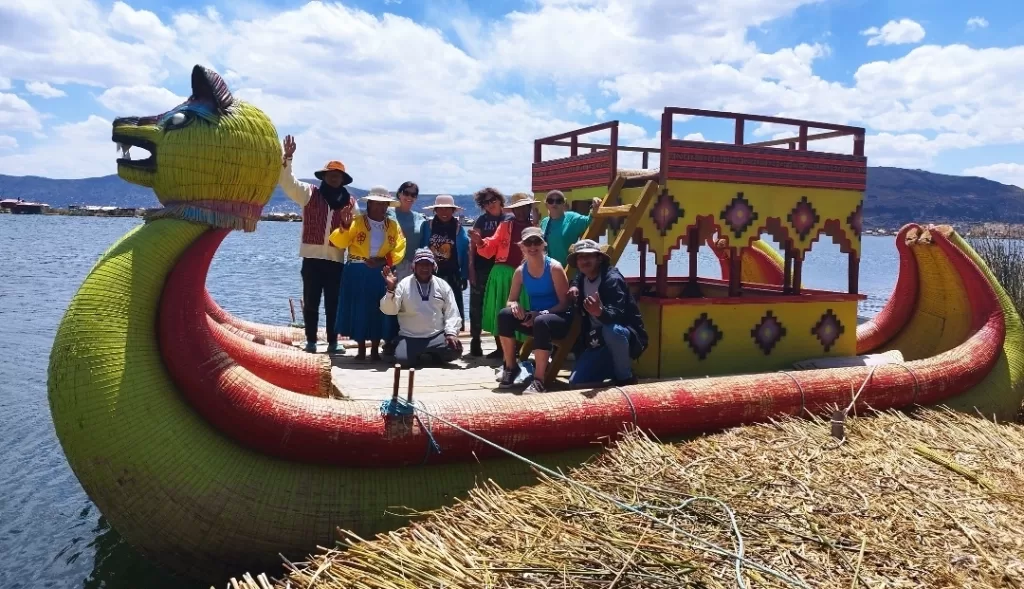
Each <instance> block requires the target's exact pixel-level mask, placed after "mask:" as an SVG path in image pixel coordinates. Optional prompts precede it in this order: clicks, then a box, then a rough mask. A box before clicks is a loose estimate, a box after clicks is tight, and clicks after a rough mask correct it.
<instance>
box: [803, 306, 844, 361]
mask: <svg viewBox="0 0 1024 589" xmlns="http://www.w3.org/2000/svg"><path fill="white" fill-rule="evenodd" d="M844 331H846V328H845V327H843V324H842V322H841V321H839V317H836V314H835V313H833V312H832V309H829V310H827V311H825V314H824V315H822V316H821V319H818V322H817V323H815V324H814V327H812V328H811V335H813V336H816V337H817V338H818V341H819V342H821V345H822V346H824V347H825V351H826V352H827V351H829V350H830V349H831V348H832V346H833V345H835V343H836V340H838V339H839V336H840V335H842V334H843V332H844Z"/></svg>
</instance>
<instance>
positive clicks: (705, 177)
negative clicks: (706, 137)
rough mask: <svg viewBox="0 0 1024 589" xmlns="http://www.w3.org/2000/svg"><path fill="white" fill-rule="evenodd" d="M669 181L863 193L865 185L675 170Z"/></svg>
mask: <svg viewBox="0 0 1024 589" xmlns="http://www.w3.org/2000/svg"><path fill="white" fill-rule="evenodd" d="M668 177H669V179H670V180H700V181H704V182H727V183H730V184H769V185H772V186H794V187H807V188H835V189H839V190H858V191H861V192H863V191H864V189H865V188H866V184H864V183H861V184H844V183H837V182H815V181H812V180H802V179H798V178H793V179H786V178H783V179H776V178H764V177H757V176H750V177H745V176H727V175H719V174H693V173H689V174H688V173H681V172H680V171H679V170H677V169H670V170H669V173H668Z"/></svg>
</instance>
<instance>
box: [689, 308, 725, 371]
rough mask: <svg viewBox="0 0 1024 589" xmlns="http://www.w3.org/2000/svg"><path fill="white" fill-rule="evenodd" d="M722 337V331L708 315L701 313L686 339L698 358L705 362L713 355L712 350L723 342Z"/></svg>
mask: <svg viewBox="0 0 1024 589" xmlns="http://www.w3.org/2000/svg"><path fill="white" fill-rule="evenodd" d="M722 335H723V334H722V330H721V329H718V326H717V325H715V322H714V321H712V320H711V319H710V318H709V317H708V314H707V313H701V314H700V317H698V318H697V320H696V321H694V322H693V326H691V327H690V329H689V330H688V331H687V332H686V335H685V336H684V337H685V338H686V343H687V344H689V346H690V348H691V349H692V350H693V352H694V353H695V354H697V357H698V358H700V359H701V360H703V359H704V358H707V356H708V354H710V353H711V348H713V347H715V344H717V343H718V342H720V341H722Z"/></svg>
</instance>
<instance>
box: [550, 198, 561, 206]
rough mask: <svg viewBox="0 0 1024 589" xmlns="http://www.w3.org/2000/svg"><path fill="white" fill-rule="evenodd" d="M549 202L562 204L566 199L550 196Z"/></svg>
mask: <svg viewBox="0 0 1024 589" xmlns="http://www.w3.org/2000/svg"><path fill="white" fill-rule="evenodd" d="M547 202H548V204H549V205H561V204H565V199H564V198H549V199H548V200H547Z"/></svg>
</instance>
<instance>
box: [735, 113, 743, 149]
mask: <svg viewBox="0 0 1024 589" xmlns="http://www.w3.org/2000/svg"><path fill="white" fill-rule="evenodd" d="M735 139H736V140H735V143H736V145H743V117H736V138H735Z"/></svg>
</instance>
